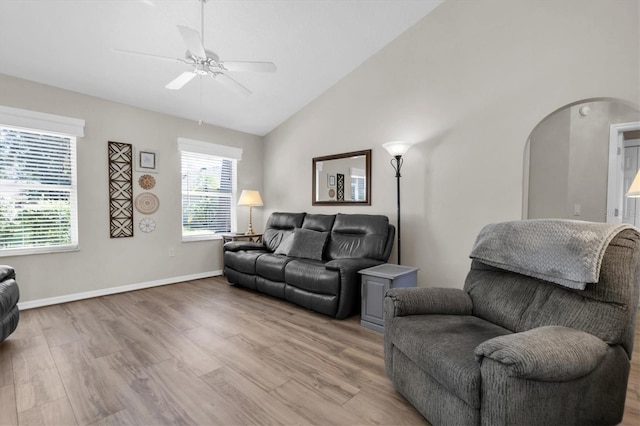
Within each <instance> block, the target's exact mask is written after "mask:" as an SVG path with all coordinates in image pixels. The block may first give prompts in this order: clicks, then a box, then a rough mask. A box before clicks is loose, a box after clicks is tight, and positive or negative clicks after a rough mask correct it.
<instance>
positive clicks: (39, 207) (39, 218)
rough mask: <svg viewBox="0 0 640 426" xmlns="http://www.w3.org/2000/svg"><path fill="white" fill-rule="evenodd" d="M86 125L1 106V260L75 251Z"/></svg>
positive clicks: (66, 118)
mask: <svg viewBox="0 0 640 426" xmlns="http://www.w3.org/2000/svg"><path fill="white" fill-rule="evenodd" d="M77 136H84V121H83V120H79V119H75V118H68V117H60V116H56V115H51V114H43V113H39V112H33V111H27V110H21V109H17V108H10V107H6V106H0V256H14V255H20V254H32V253H46V252H53V251H64V250H76V249H77V248H78V214H77V202H76V197H77V188H76V137H77Z"/></svg>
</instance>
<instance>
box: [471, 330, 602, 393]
mask: <svg viewBox="0 0 640 426" xmlns="http://www.w3.org/2000/svg"><path fill="white" fill-rule="evenodd" d="M608 348H609V346H608V345H607V344H606V343H605V342H603V341H602V340H600V339H599V338H597V337H595V336H593V335H591V334H589V333H585V332H584V331H580V330H576V329H573V328H567V327H561V326H546V327H538V328H534V329H532V330H528V331H524V332H522V333H514V334H509V335H506V336H499V337H495V338H493V339H489V340H487V341H485V342H483V343H481V344H480V345H478V347H477V348H476V349H475V351H474V353H475V356H476V360H477V361H478V362H480V363H482V360H483V358H485V357H486V358H490V359H492V360H494V361H497V362H499V363H501V364H502V365H503V366H504V368H506V369H507V374H508V375H509V376H511V377H518V378H523V379H532V380H540V381H554V382H563V381H569V380H574V379H577V378H579V377H582V376H585V375H587V374H588V373H590V372H591V371H592V370H593V369H594V368H596V366H597V365H598V364H599V363H600V361H602V359H603V358H604V356H605V354H606V353H607V350H608Z"/></svg>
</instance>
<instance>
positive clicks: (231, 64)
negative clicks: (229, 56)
mask: <svg viewBox="0 0 640 426" xmlns="http://www.w3.org/2000/svg"><path fill="white" fill-rule="evenodd" d="M222 65H223V66H224V67H225V69H226V70H227V71H250V72H276V70H277V69H278V68H277V67H276V64H274V63H273V62H257V61H224V62H223V63H222Z"/></svg>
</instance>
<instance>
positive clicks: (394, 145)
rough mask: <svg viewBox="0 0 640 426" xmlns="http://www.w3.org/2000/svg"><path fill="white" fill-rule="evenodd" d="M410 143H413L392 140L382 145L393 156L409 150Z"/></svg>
mask: <svg viewBox="0 0 640 426" xmlns="http://www.w3.org/2000/svg"><path fill="white" fill-rule="evenodd" d="M412 145H413V144H412V143H411V142H405V141H392V142H386V143H383V144H382V147H383V148H384V149H386V150H387V151H388V152H389V154H391V155H393V156H394V157H395V156H396V155H400V156H402V155H404V154H405V153H406V152H407V151H409V148H411V146H412Z"/></svg>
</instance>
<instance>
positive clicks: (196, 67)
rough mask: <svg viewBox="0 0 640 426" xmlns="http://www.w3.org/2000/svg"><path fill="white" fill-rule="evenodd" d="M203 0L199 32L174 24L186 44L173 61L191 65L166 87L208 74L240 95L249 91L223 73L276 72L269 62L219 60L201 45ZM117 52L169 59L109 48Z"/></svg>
mask: <svg viewBox="0 0 640 426" xmlns="http://www.w3.org/2000/svg"><path fill="white" fill-rule="evenodd" d="M205 3H206V0H200V4H201V8H200V21H201V22H200V25H201V27H200V33H198V31H196V30H194V29H192V28H189V27H186V26H184V25H178V26H177V27H178V32H179V33H180V35H181V36H182V40H183V42H184V44H185V46H186V47H187V51H186V53H185V58H184V59H181V58H176V59H173V58H171V59H172V60H175V61H176V62H180V63H184V64H187V65H190V66H191V67H192V69H191V70H189V71H184V72H183V73H182V74H180V75H178V76H177V77H176V78H175V79H173V80H172V81H170V82H169V83H168V84H167V85H166V86H165V88H167V89H169V90H180V89H182V87H184V86H185V85H186V84H187V83H189V82H190V81H191V80H193V78H194V77H195V76H197V75H199V76H206V75H209V76H211V77H212V78H213V79H214V80H216V81H217V82H219V83H220V84H222V85H223V86H225V87H227V88H228V89H230V90H232V91H234V92H236V93H240V94H243V95H250V94H251V90H249V89H248V88H246V87H245V86H244V85H242V84H241V83H240V82H238V81H237V80H235V79H233V78H231V77H230V76H229V75H227V74H226V73H227V72H263V73H273V72H276V70H277V67H276V65H275V64H274V63H273V62H260V61H226V62H225V61H221V60H220V57H219V56H218V55H217V54H216V53H215V52H213V51H211V50H207V49H205V47H204V4H205ZM113 50H114V51H115V52H118V53H125V54H129V55H136V56H147V57H152V58H159V59H169V58H166V57H163V56H158V55H153V54H149V53H143V52H134V51H128V50H120V49H113Z"/></svg>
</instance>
